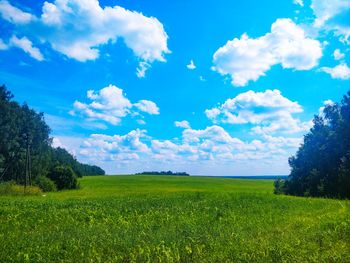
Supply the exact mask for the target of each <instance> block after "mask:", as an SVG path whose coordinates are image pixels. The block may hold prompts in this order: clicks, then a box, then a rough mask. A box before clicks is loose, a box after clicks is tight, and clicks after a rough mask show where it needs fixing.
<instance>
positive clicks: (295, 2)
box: [293, 0, 304, 6]
mask: <svg viewBox="0 0 350 263" xmlns="http://www.w3.org/2000/svg"><path fill="white" fill-rule="evenodd" d="M293 3H294V4H296V5H300V6H304V1H303V0H293Z"/></svg>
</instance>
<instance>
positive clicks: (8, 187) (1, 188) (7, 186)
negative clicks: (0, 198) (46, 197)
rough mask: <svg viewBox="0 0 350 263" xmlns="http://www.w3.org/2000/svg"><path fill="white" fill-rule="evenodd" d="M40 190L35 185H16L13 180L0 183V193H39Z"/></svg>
mask: <svg viewBox="0 0 350 263" xmlns="http://www.w3.org/2000/svg"><path fill="white" fill-rule="evenodd" d="M41 193H42V190H41V189H40V188H39V187H37V186H27V187H26V188H24V186H23V185H18V184H16V183H15V182H14V181H9V182H6V183H1V184H0V195H39V194H41Z"/></svg>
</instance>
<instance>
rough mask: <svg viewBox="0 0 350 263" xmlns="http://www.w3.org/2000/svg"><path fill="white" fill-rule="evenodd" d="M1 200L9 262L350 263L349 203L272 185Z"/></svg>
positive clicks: (123, 188) (2, 248)
mask: <svg viewBox="0 0 350 263" xmlns="http://www.w3.org/2000/svg"><path fill="white" fill-rule="evenodd" d="M81 185H82V189H80V190H74V191H63V192H57V193H50V194H46V195H45V196H37V197H35V196H29V197H20V196H19V197H17V196H15V197H8V196H7V197H0V262H25V261H28V262H52V261H54V262H57V261H59V262H133V261H137V262H147V261H148V262H227V261H229V262H231V261H234V262H350V201H339V200H327V199H315V198H297V197H288V196H275V195H273V194H272V188H273V186H272V181H270V180H238V179H222V178H205V177H200V178H193V177H165V176H164V177H161V176H156V177H155V176H114V177H107V176H106V177H85V178H83V179H82V180H81Z"/></svg>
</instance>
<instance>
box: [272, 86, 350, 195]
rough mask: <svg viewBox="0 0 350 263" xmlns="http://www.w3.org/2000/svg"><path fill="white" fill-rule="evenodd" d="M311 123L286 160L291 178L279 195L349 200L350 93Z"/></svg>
mask: <svg viewBox="0 0 350 263" xmlns="http://www.w3.org/2000/svg"><path fill="white" fill-rule="evenodd" d="M313 122H314V126H313V128H312V129H311V130H310V132H309V133H308V134H307V135H305V136H304V143H303V144H302V145H301V147H300V148H299V150H298V152H297V153H296V155H295V156H294V157H291V158H290V159H289V165H290V166H291V174H290V176H289V178H288V179H287V180H286V181H285V182H284V185H283V189H282V191H283V192H285V193H286V194H290V195H298V196H327V197H339V198H350V91H349V92H348V94H347V95H345V96H344V97H343V99H342V101H341V103H335V104H331V105H327V106H326V107H325V109H324V110H323V113H322V114H321V115H319V116H315V118H314V121H313ZM278 186H279V185H278ZM276 191H281V189H277V188H276Z"/></svg>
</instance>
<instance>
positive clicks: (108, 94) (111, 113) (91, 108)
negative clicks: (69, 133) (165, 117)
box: [70, 85, 159, 125]
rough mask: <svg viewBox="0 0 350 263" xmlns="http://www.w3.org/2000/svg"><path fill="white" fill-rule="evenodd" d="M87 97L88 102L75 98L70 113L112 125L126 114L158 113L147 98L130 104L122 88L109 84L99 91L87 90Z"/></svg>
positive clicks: (117, 122) (157, 109)
mask: <svg viewBox="0 0 350 263" xmlns="http://www.w3.org/2000/svg"><path fill="white" fill-rule="evenodd" d="M87 98H88V99H89V100H90V101H91V102H90V103H84V102H80V101H78V100H76V101H75V102H74V104H73V107H74V108H73V110H72V111H70V114H71V115H81V116H82V117H84V118H86V119H87V120H88V121H105V122H107V123H109V124H112V125H117V124H119V123H120V121H121V119H122V118H124V117H125V116H127V115H137V116H139V115H140V112H145V113H148V114H152V115H154V114H159V108H158V106H157V105H156V104H155V103H154V102H152V101H148V100H140V101H139V102H137V103H134V104H132V103H131V102H130V100H129V99H128V98H127V97H126V96H125V94H124V93H123V90H122V89H120V88H118V87H116V86H114V85H109V86H107V87H105V88H103V89H101V90H99V91H94V90H89V91H88V92H87Z"/></svg>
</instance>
